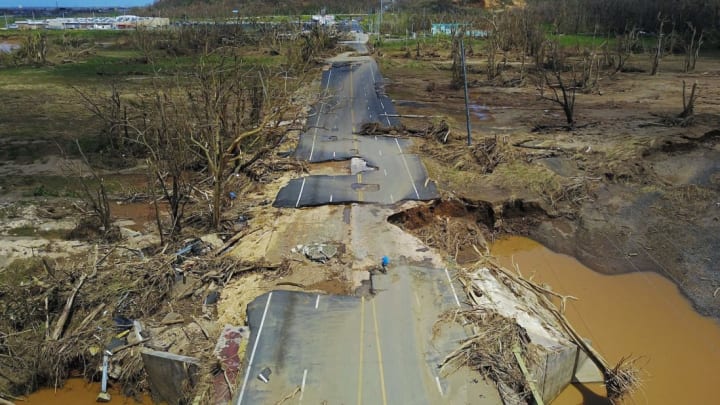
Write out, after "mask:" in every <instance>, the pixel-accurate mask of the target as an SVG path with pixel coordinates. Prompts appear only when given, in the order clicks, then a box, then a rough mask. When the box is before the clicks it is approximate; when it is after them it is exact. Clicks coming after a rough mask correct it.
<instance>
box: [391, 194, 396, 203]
mask: <svg viewBox="0 0 720 405" xmlns="http://www.w3.org/2000/svg"><path fill="white" fill-rule="evenodd" d="M390 204H395V199H394V198H393V196H392V194H390Z"/></svg>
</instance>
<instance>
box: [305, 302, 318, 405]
mask: <svg viewBox="0 0 720 405" xmlns="http://www.w3.org/2000/svg"><path fill="white" fill-rule="evenodd" d="M319 297H320V296H319V295H318V298H319ZM306 379H307V369H305V371H303V380H302V385H300V402H302V399H303V395H305V380H306Z"/></svg>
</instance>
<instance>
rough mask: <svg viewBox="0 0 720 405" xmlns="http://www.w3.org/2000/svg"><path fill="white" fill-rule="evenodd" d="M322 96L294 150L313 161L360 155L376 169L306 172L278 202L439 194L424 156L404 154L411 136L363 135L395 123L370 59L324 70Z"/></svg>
mask: <svg viewBox="0 0 720 405" xmlns="http://www.w3.org/2000/svg"><path fill="white" fill-rule="evenodd" d="M321 86H322V94H321V95H322V99H321V100H320V102H319V103H318V105H317V106H316V107H315V115H314V116H313V117H311V118H310V119H309V120H308V122H309V126H308V130H307V131H306V132H305V133H304V134H303V135H301V137H300V143H299V145H298V147H297V150H296V151H295V156H296V157H297V158H298V159H301V160H305V161H308V162H311V163H317V162H324V161H331V160H336V161H348V165H350V164H351V161H352V160H353V158H362V159H364V160H365V161H366V162H367V165H368V167H372V168H374V169H376V170H372V171H359V172H357V173H355V174H353V175H338V176H306V177H302V178H298V179H294V180H292V181H290V183H289V184H288V185H287V186H285V187H284V188H283V189H281V190H280V192H279V193H278V195H277V198H276V200H275V203H274V204H273V205H274V206H275V207H289V208H299V207H308V206H318V205H324V204H341V203H351V202H366V203H376V204H395V203H396V202H398V201H404V200H432V199H435V198H437V197H438V192H437V188H436V187H435V183H434V182H432V181H430V180H429V179H428V178H427V172H426V171H425V168H424V167H423V165H422V162H421V161H420V159H419V158H418V157H417V156H415V155H411V154H406V153H405V151H406V150H407V147H408V143H407V142H408V141H407V140H405V139H399V138H396V137H389V136H363V135H359V134H358V129H359V128H360V127H362V125H363V124H366V123H369V122H375V123H379V124H380V125H383V126H384V125H387V126H388V127H394V126H397V125H398V124H399V123H398V119H397V118H396V117H393V116H394V115H396V114H395V109H394V107H393V104H392V102H391V100H390V99H389V98H388V97H387V96H386V95H385V94H384V93H383V90H382V89H383V84H382V77H381V76H380V73H379V72H378V69H377V64H376V63H375V61H373V60H372V59H370V58H367V57H363V58H348V60H342V61H336V62H333V63H332V65H331V67H330V69H328V70H326V71H325V72H324V73H323V78H322V81H321Z"/></svg>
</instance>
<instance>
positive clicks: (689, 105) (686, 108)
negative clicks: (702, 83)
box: [679, 80, 698, 120]
mask: <svg viewBox="0 0 720 405" xmlns="http://www.w3.org/2000/svg"><path fill="white" fill-rule="evenodd" d="M697 85H698V84H697V82H695V83H693V85H692V89H691V90H690V94H689V95H687V94H686V87H687V86H686V84H685V80H683V110H682V112H681V113H680V115H679V117H680V118H682V119H685V120H688V119H691V118H692V117H693V115H694V114H695V101H697V98H698V95H697Z"/></svg>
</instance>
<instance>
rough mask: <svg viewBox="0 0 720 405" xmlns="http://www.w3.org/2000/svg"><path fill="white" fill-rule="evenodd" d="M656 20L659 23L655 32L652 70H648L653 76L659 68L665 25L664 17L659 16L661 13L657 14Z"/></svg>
mask: <svg viewBox="0 0 720 405" xmlns="http://www.w3.org/2000/svg"><path fill="white" fill-rule="evenodd" d="M657 18H658V21H659V22H660V25H659V27H658V32H657V38H658V40H657V46H656V48H655V55H654V56H653V61H652V70H651V71H650V76H655V75H656V74H657V72H658V69H659V68H660V60H661V59H662V52H663V38H664V35H665V34H663V26H664V25H665V19H663V18H661V15H660V14H658V17H657Z"/></svg>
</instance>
